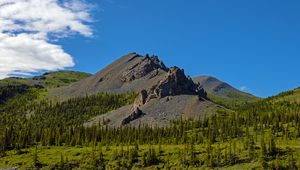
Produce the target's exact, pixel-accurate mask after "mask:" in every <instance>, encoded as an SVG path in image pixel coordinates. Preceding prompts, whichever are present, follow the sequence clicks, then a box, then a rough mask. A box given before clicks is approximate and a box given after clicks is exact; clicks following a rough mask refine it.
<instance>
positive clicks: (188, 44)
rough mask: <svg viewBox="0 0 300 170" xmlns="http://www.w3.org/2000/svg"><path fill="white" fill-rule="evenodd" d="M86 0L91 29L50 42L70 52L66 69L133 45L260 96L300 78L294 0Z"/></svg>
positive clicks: (107, 58) (106, 59) (85, 67)
mask: <svg viewBox="0 0 300 170" xmlns="http://www.w3.org/2000/svg"><path fill="white" fill-rule="evenodd" d="M86 1H87V2H89V3H91V4H93V5H94V7H93V9H92V10H91V18H93V20H94V22H92V23H89V25H90V27H91V29H92V31H93V37H87V36H81V35H77V34H76V35H75V36H71V37H68V38H64V39H59V40H58V41H55V42H53V43H54V44H57V45H59V46H62V48H63V49H64V50H65V51H66V53H68V54H69V55H70V56H72V57H73V59H74V61H75V66H74V67H71V68H70V69H75V70H78V71H83V72H89V73H95V72H97V71H99V70H100V69H101V68H103V67H105V66H106V65H107V64H109V63H111V62H112V61H114V60H116V59H117V58H119V57H121V56H123V55H125V54H127V53H129V52H137V53H140V54H145V53H150V54H157V55H158V56H159V57H160V58H161V59H162V60H163V61H164V62H165V64H166V65H168V66H174V65H176V66H179V67H181V68H184V69H185V72H186V73H187V74H189V75H191V76H197V75H212V76H215V77H217V78H219V79H221V80H223V81H226V82H228V83H229V84H231V85H233V86H235V87H236V88H242V87H243V89H246V91H247V92H251V93H253V94H255V95H258V96H262V97H266V96H270V95H275V94H277V93H278V92H281V91H284V90H288V89H293V88H295V87H298V86H300V78H299V73H300V71H299V66H298V65H299V63H300V48H299V47H300V31H299V30H300V23H299V18H300V10H299V8H300V1H299V0H289V1H282V0H264V1H262V0H226V1H225V0H189V1H184V0H173V1H167V0H151V1H150V0H148V1H145V0H86ZM78 32H80V31H78ZM82 32H83V31H81V33H82ZM82 34H85V35H88V34H89V32H88V31H85V32H83V33H82ZM65 57H67V56H65ZM68 64H69V65H70V63H66V65H68ZM245 87H246V88H245Z"/></svg>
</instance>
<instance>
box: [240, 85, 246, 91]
mask: <svg viewBox="0 0 300 170" xmlns="http://www.w3.org/2000/svg"><path fill="white" fill-rule="evenodd" d="M247 89H248V88H247V87H246V86H242V87H240V90H241V91H243V92H245V91H246V90H247Z"/></svg>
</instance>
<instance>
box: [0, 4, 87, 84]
mask: <svg viewBox="0 0 300 170" xmlns="http://www.w3.org/2000/svg"><path fill="white" fill-rule="evenodd" d="M89 22H92V19H91V17H90V6H89V4H87V3H86V2H84V1H82V0H0V79H1V78H5V77H8V76H9V75H12V74H14V75H27V74H29V73H32V72H36V71H39V70H56V69H63V68H65V67H71V66H73V65H74V62H73V59H72V57H71V56H70V55H69V54H67V53H66V52H65V51H64V50H63V48H62V47H61V46H59V45H55V44H53V41H51V40H52V39H53V38H54V39H57V38H63V37H67V36H69V35H72V34H74V33H79V34H81V35H83V36H86V37H91V36H92V35H93V33H92V29H91V28H90V26H89V25H88V24H87V23H89Z"/></svg>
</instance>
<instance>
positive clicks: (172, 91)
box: [132, 67, 207, 111]
mask: <svg viewBox="0 0 300 170" xmlns="http://www.w3.org/2000/svg"><path fill="white" fill-rule="evenodd" d="M176 95H197V96H199V99H201V98H206V95H207V94H206V92H205V91H204V90H203V88H201V87H200V85H199V84H195V83H194V82H193V80H192V79H191V78H190V77H187V76H186V75H185V74H184V71H183V70H182V69H180V68H178V67H172V68H170V69H169V70H168V72H167V73H166V76H165V78H164V79H163V80H161V81H159V82H158V83H157V84H156V85H154V86H153V87H151V88H150V89H147V90H142V91H141V92H140V95H139V97H138V98H137V99H136V101H135V102H134V104H133V107H132V111H133V110H136V109H137V108H139V107H141V106H142V105H144V104H145V103H147V102H149V101H150V100H151V99H154V98H158V99H161V98H164V97H167V96H176Z"/></svg>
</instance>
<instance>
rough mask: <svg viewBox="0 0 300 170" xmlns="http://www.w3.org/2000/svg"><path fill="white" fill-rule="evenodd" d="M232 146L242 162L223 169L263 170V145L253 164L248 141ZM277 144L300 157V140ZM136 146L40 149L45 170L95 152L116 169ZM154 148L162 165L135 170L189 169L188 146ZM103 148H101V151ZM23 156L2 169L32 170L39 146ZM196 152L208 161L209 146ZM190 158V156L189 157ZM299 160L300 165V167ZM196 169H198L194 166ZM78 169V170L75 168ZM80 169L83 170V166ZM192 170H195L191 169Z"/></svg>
mask: <svg viewBox="0 0 300 170" xmlns="http://www.w3.org/2000/svg"><path fill="white" fill-rule="evenodd" d="M231 143H236V152H237V153H238V156H239V160H241V162H240V163H237V164H235V165H232V166H225V167H222V169H223V168H225V169H252V168H259V169H260V162H259V160H258V159H257V157H258V155H259V152H260V150H259V145H258V143H259V142H257V143H256V148H257V150H256V159H255V160H253V161H249V160H248V156H247V155H248V151H247V150H245V149H244V139H243V138H238V139H234V140H232V141H231ZM276 145H277V147H278V149H279V150H281V151H282V153H286V152H287V151H288V150H292V151H293V153H294V157H296V158H300V147H299V146H300V139H295V140H281V139H279V138H278V139H277V140H276ZM133 147H134V146H102V147H100V146H97V147H80V146H78V147H56V146H52V147H42V146H38V147H37V153H38V157H39V160H40V162H41V163H42V164H43V169H50V167H54V166H55V165H59V164H60V162H61V157H62V155H63V158H64V160H65V159H68V160H69V161H70V162H77V163H78V164H80V166H81V164H83V163H84V162H85V160H87V159H88V158H89V157H91V155H92V153H93V152H96V153H98V152H99V151H100V150H102V152H103V153H104V156H105V159H106V160H108V166H110V167H113V166H114V165H116V164H117V160H114V153H116V152H119V153H120V152H121V150H124V151H126V150H128V149H131V148H133ZM153 147H154V149H155V150H156V151H157V153H158V152H159V148H161V154H160V155H159V160H160V163H159V164H158V165H153V166H150V167H141V166H139V164H136V165H135V166H134V167H133V169H155V168H167V167H172V168H175V169H185V168H188V167H187V166H185V165H182V163H181V162H182V160H181V159H182V157H181V156H180V154H179V153H182V152H183V150H184V148H185V146H184V145H162V146H158V145H155V146H153ZM228 147H229V143H228V142H225V143H222V142H218V143H215V144H214V145H213V148H219V149H220V151H221V152H224V151H225V150H224V149H225V148H228ZM100 148H101V149H100ZM148 148H149V145H142V146H139V160H140V161H141V159H142V157H141V156H142V154H143V153H144V152H146V151H147V150H148ZM22 152H23V153H20V152H19V153H17V151H15V150H14V151H9V152H7V156H5V157H2V158H0V168H11V167H17V168H19V169H27V168H31V167H32V165H33V157H34V153H35V147H33V148H28V149H23V150H22ZM195 152H196V153H197V158H198V159H205V157H206V154H205V152H206V145H204V144H198V145H195ZM187 157H189V155H187ZM287 159H288V154H282V155H279V157H278V161H281V164H287V163H288V162H287ZM125 161H127V160H125ZM274 161H275V160H270V161H269V164H271V163H273V162H274ZM299 163H300V162H299V161H298V165H299ZM194 168H195V169H196V167H194ZM75 169H76V168H75ZM77 169H80V168H79V167H78V168H77ZM189 169H193V168H191V167H189ZM197 169H210V168H208V167H207V166H206V165H201V166H199V167H197Z"/></svg>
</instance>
